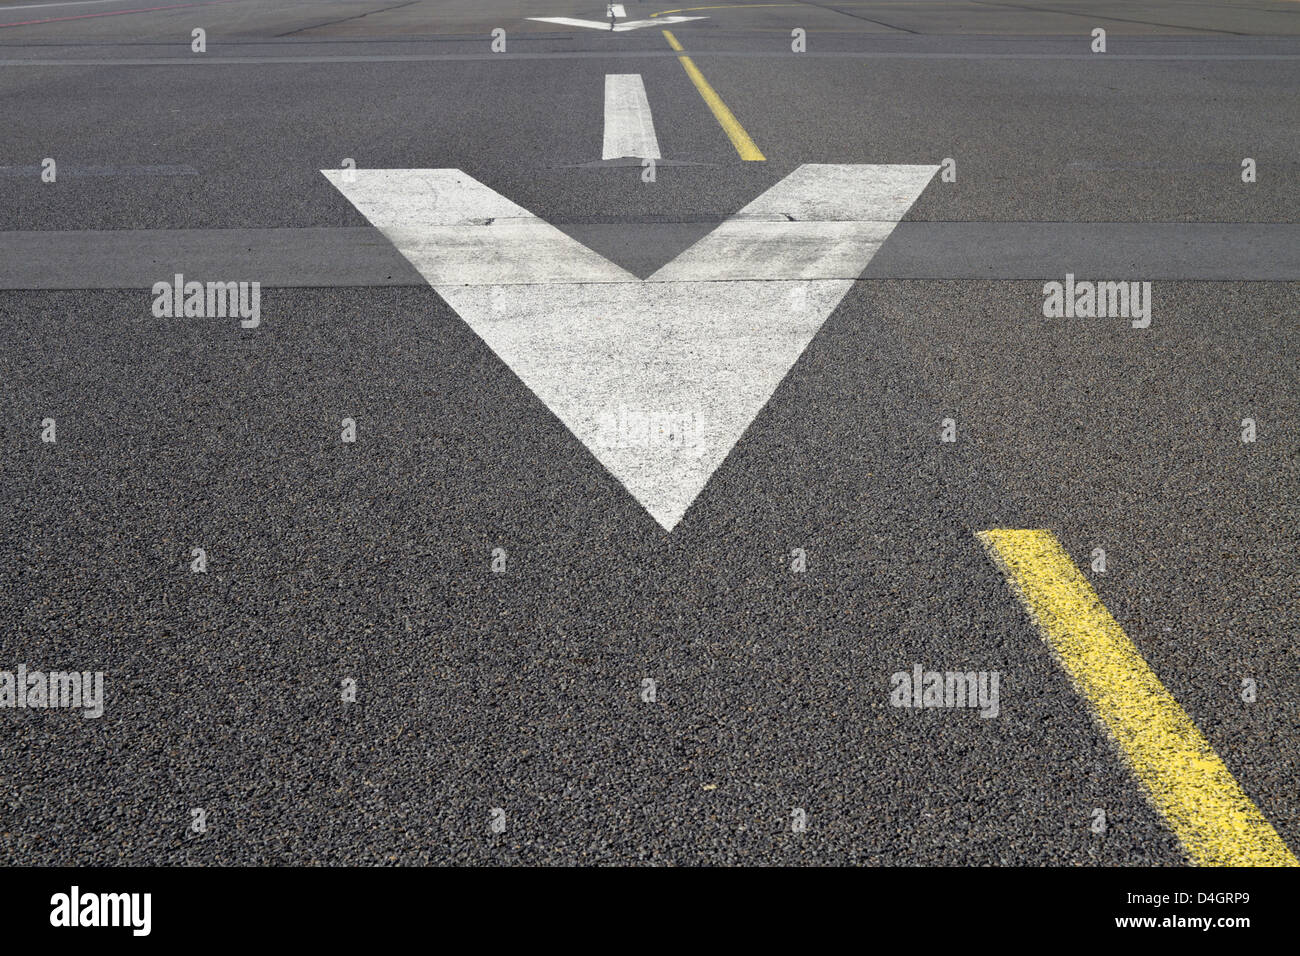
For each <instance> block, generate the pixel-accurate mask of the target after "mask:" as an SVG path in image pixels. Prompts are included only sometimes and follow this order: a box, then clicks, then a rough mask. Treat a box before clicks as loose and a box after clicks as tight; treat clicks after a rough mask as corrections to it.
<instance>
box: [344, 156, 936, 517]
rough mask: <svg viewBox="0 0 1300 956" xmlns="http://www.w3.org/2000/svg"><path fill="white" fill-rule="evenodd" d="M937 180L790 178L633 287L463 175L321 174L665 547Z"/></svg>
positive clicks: (838, 175) (907, 175) (914, 170)
mask: <svg viewBox="0 0 1300 956" xmlns="http://www.w3.org/2000/svg"><path fill="white" fill-rule="evenodd" d="M938 168H939V167H938V166H893V165H891V166H867V165H853V166H848V165H804V166H800V167H799V168H798V169H796V170H795V171H794V172H792V173H791V174H790V175H789V176H787V177H786V178H785V179H783V180H782V181H781V182H779V183H777V184H776V185H775V186H773V187H772V188H770V189H769V190H767V191H766V192H765V193H763V194H762V195H761V196H759V197H758V198H757V199H755V200H754V201H753V202H751V203H750V204H749V205H747V206H746V207H745V208H744V209H742V210H741V211H740V212H739V213H738V214H737V215H736V216H734V217H732V218H731V219H729V220H728V221H726V222H724V223H722V224H721V225H720V226H718V228H716V229H715V230H713V232H711V233H710V234H709V235H707V236H705V237H704V238H703V239H701V240H699V241H698V242H697V243H695V244H694V245H693V246H691V247H690V248H689V249H687V250H686V251H685V252H683V253H682V254H681V255H679V256H678V257H677V258H675V259H674V260H673V261H672V262H669V263H668V264H667V265H665V266H663V267H662V268H661V269H659V270H658V271H657V272H655V273H654V274H653V275H651V276H650V277H649V278H647V279H646V280H644V281H642V280H640V279H638V278H637V277H636V276H634V275H632V274H631V273H629V272H627V271H626V270H624V269H622V268H620V267H619V266H617V265H615V264H614V263H612V262H610V261H609V260H607V259H605V258H604V257H603V256H601V255H598V254H597V253H595V252H593V251H592V250H590V249H588V248H587V247H586V246H584V245H582V244H581V243H579V242H577V241H576V240H574V239H572V238H571V237H570V236H568V235H566V234H565V233H563V232H561V231H560V230H559V229H557V228H556V227H554V226H552V225H551V224H549V223H547V222H545V221H544V220H541V219H539V218H537V217H536V216H534V215H532V214H531V213H530V212H528V210H526V209H524V208H523V207H521V206H519V205H517V204H515V203H513V202H511V201H510V200H508V199H506V198H505V197H504V196H501V195H500V194H499V193H497V192H495V191H494V190H492V189H489V188H488V187H487V186H484V185H483V184H482V183H480V182H478V181H477V180H475V179H473V178H472V177H470V176H468V175H466V174H465V173H463V172H461V171H460V170H456V169H423V170H421V169H415V170H357V171H355V172H351V171H346V172H345V171H343V170H322V173H323V175H325V176H326V178H328V179H329V181H330V182H331V183H333V184H334V186H335V187H336V188H338V190H339V191H340V192H342V193H343V195H345V196H346V197H347V198H348V199H349V200H350V201H351V202H352V203H353V204H354V205H355V206H356V207H357V209H358V210H360V211H361V213H362V214H363V215H365V216H366V218H367V219H369V220H370V221H371V222H372V223H373V224H374V225H375V226H376V227H377V228H378V229H379V230H380V231H381V232H383V233H384V235H385V236H387V237H388V239H389V240H390V241H392V243H393V244H394V246H396V247H397V249H398V251H399V252H401V253H402V255H404V256H405V257H406V258H407V259H408V260H410V262H411V264H412V265H413V266H414V267H415V268H416V269H417V270H418V271H419V272H420V274H421V275H423V276H424V277H425V278H426V279H427V280H428V281H429V283H430V285H432V286H433V287H434V289H435V290H436V291H437V292H438V294H439V295H440V296H442V298H443V299H444V300H446V302H447V304H448V305H449V306H451V308H452V309H454V310H455V311H456V313H457V314H458V315H459V316H460V317H461V318H462V319H464V321H465V322H466V323H467V324H468V325H469V326H470V328H472V329H473V330H474V331H475V332H476V333H477V334H478V335H479V336H480V337H481V338H482V339H483V341H484V342H486V343H487V345H488V346H489V347H490V348H491V349H492V350H493V352H495V353H496V354H497V356H498V357H500V358H501V360H502V361H503V362H505V364H506V365H508V366H509V367H510V368H511V369H512V370H513V371H514V372H515V374H516V375H518V376H519V378H520V380H522V381H523V383H524V384H525V385H526V386H528V388H529V389H531V390H532V391H533V393H534V394H535V395H537V397H538V398H539V399H541V400H542V402H543V403H545V404H546V406H547V407H548V408H550V409H551V411H552V412H553V413H554V414H555V415H556V416H557V417H558V418H559V419H560V420H561V421H562V422H564V424H565V425H566V426H567V427H568V428H569V430H570V431H572V432H573V434H574V435H576V436H577V437H578V438H579V439H580V440H581V441H582V442H583V443H584V444H585V445H586V446H587V448H588V449H589V450H590V451H591V452H592V454H593V455H595V457H596V458H597V459H598V460H599V461H600V462H601V464H603V465H604V466H605V467H606V468H607V469H608V470H609V472H610V473H611V474H612V475H613V476H614V477H615V478H617V479H618V480H619V481H620V482H621V483H622V484H623V486H624V487H625V488H627V490H628V491H629V492H630V493H631V494H632V495H633V496H634V497H635V498H636V499H637V501H639V502H640V503H641V504H642V505H643V506H644V507H645V509H646V510H647V511H648V512H649V513H650V514H651V515H652V516H653V517H654V518H655V520H656V521H658V522H659V523H660V524H661V525H662V526H663V527H664V529H665V530H668V531H671V530H672V529H673V528H674V527H676V525H677V524H678V522H679V521H680V520H681V519H682V516H683V515H684V514H685V513H686V510H687V508H689V507H690V505H691V503H692V502H693V501H694V500H695V499H696V497H697V496H698V495H699V493H700V492H701V491H702V490H703V488H704V486H705V484H706V483H707V482H708V480H709V478H710V476H712V474H713V473H714V471H716V470H717V468H718V466H719V465H721V464H722V462H723V460H725V459H726V457H727V455H728V454H729V453H730V451H731V449H732V448H733V447H734V446H735V444H736V442H737V441H738V440H739V438H740V436H741V435H742V434H743V433H744V431H745V429H746V428H748V427H749V425H750V423H751V422H752V421H753V420H754V418H755V417H756V416H757V415H758V413H759V411H761V410H762V408H763V406H764V405H766V404H767V401H768V399H769V398H770V397H771V395H772V393H773V392H774V391H775V390H776V387H777V385H778V384H780V382H781V380H782V379H783V378H784V377H785V375H786V373H787V372H788V371H789V370H790V368H791V366H793V365H794V363H795V361H796V360H797V359H798V358H799V356H800V355H801V354H802V353H803V350H804V349H805V348H806V347H807V345H808V343H809V342H811V341H812V339H813V336H814V335H816V334H817V331H818V330H819V329H820V328H821V326H822V324H823V323H824V322H825V321H826V319H827V317H828V316H829V315H830V314H831V312H832V311H834V309H835V307H836V306H837V305H839V303H840V301H841V299H843V297H844V295H845V294H846V293H847V292H848V291H849V289H850V288H851V287H852V285H853V282H854V280H856V279H857V278H858V276H860V275H861V274H862V270H863V269H865V268H866V266H867V263H868V262H870V260H871V258H872V256H873V255H875V253H876V251H877V250H878V249H879V248H880V245H881V243H883V242H884V241H885V239H886V238H887V237H888V235H889V233H890V232H891V231H892V230H893V227H894V225H895V224H896V223H897V222H898V221H899V220H900V219H901V218H902V217H903V216H904V215H905V214H906V213H907V210H908V209H909V208H910V207H911V206H912V204H913V203H914V202H915V201H916V199H917V197H919V196H920V194H921V192H922V190H924V189H925V186H926V184H927V183H928V182H929V181H930V179H931V177H932V176H933V175H934V173H935V171H936V170H938ZM348 173H350V175H351V177H352V180H353V181H351V182H347V181H345V176H346V175H348ZM620 416H621V417H620ZM627 422H634V423H636V427H635V429H632V431H633V432H635V433H629V429H628V428H627V427H626V423H627ZM642 426H645V427H642Z"/></svg>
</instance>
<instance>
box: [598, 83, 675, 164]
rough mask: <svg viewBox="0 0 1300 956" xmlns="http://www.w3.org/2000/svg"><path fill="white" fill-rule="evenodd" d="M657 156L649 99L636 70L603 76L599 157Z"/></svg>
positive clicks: (654, 157) (656, 142)
mask: <svg viewBox="0 0 1300 956" xmlns="http://www.w3.org/2000/svg"><path fill="white" fill-rule="evenodd" d="M626 156H635V157H636V158H638V159H661V158H662V157H661V156H660V155H659V140H658V138H657V137H656V136H655V124H654V119H653V117H652V116H651V115H650V101H649V100H648V99H646V94H645V83H643V82H642V81H641V74H640V73H609V74H607V75H606V76H605V143H604V147H603V149H602V150H601V157H600V158H601V159H622V158H624V157H626Z"/></svg>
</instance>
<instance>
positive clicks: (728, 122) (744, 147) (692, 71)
mask: <svg viewBox="0 0 1300 956" xmlns="http://www.w3.org/2000/svg"><path fill="white" fill-rule="evenodd" d="M664 39H666V40H667V41H668V45H669V46H670V47H672V48H673V49H674V50H676V51H677V52H678V53H681V52H682V45H681V44H680V43H678V42H677V37H675V36H673V35H672V32H671V31H669V30H665V31H664ZM677 59H678V60H680V61H681V64H682V68H683V69H685V70H686V75H687V76H689V77H690V78H691V82H692V83H694V84H695V88H696V89H697V90H699V91H700V96H702V97H704V102H705V103H707V104H708V105H709V109H711V110H712V111H713V116H714V118H715V119H717V121H718V124H719V125H720V126H721V127H722V130H723V132H724V133H726V134H727V138H728V139H730V140H731V145H732V146H734V147H736V152H738V153H739V154H740V158H741V159H743V160H745V161H746V162H759V163H761V162H764V161H766V159H767V157H766V156H764V155H763V154H762V152H760V151H759V148H758V146H757V145H756V144H755V143H754V141H753V140H752V139H750V138H749V134H748V133H746V132H745V127H743V126H741V125H740V121H739V120H737V119H736V117H735V115H734V114H733V113H732V112H731V110H729V109H727V104H726V103H724V102H722V97H721V96H719V95H718V94H717V92H716V91H715V90H714V89H713V87H711V86H709V81H708V80H706V79H705V78H704V74H703V73H701V72H700V71H699V68H698V67H696V65H695V64H694V63H693V62H691V58H690V57H689V56H679V57H678V58H677Z"/></svg>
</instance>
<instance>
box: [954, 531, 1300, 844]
mask: <svg viewBox="0 0 1300 956" xmlns="http://www.w3.org/2000/svg"><path fill="white" fill-rule="evenodd" d="M978 537H979V539H980V540H981V541H982V542H983V543H984V545H985V547H987V548H988V550H989V553H990V554H991V555H992V556H993V560H994V561H995V562H996V563H997V564H998V566H999V567H1000V568H1001V569H1002V571H1003V572H1004V573H1005V574H1006V576H1007V579H1008V581H1009V582H1010V584H1011V589H1012V590H1013V591H1014V592H1015V593H1016V596H1017V597H1019V598H1020V600H1021V601H1022V602H1023V603H1024V605H1025V608H1026V609H1027V610H1028V611H1029V614H1030V616H1031V617H1032V618H1033V619H1034V621H1035V622H1036V623H1037V624H1038V628H1039V630H1040V631H1041V632H1042V634H1043V638H1044V640H1046V641H1047V643H1048V645H1049V646H1050V647H1051V649H1052V650H1053V651H1054V652H1055V654H1056V656H1057V658H1058V659H1059V660H1060V662H1061V663H1062V664H1063V665H1064V667H1065V670H1066V672H1067V673H1068V674H1069V675H1070V680H1071V681H1073V683H1074V686H1075V688H1076V689H1077V690H1078V691H1079V693H1080V694H1082V695H1083V696H1084V697H1085V698H1087V700H1088V703H1089V704H1091V705H1092V707H1093V709H1094V710H1095V712H1096V713H1097V715H1098V716H1099V717H1100V718H1101V721H1102V723H1103V724H1104V725H1105V726H1106V729H1107V730H1109V731H1110V733H1111V735H1112V736H1113V737H1114V738H1115V740H1116V741H1117V742H1118V743H1119V746H1120V749H1121V750H1122V751H1123V752H1124V755H1125V756H1126V757H1127V758H1128V760H1129V762H1130V763H1131V764H1132V767H1133V770H1134V771H1135V773H1136V774H1137V777H1138V780H1139V781H1141V783H1142V785H1143V786H1144V787H1145V788H1146V790H1147V793H1148V795H1149V796H1150V799H1151V802H1152V803H1153V804H1154V805H1155V807H1156V809H1157V810H1159V811H1160V813H1161V814H1162V815H1163V816H1164V818H1165V820H1166V822H1167V823H1168V824H1169V826H1170V827H1171V828H1172V829H1173V831H1174V833H1175V834H1177V836H1178V839H1179V840H1181V841H1182V844H1183V847H1184V849H1186V851H1187V854H1188V856H1190V857H1191V859H1192V861H1193V862H1194V863H1196V864H1197V865H1198V866H1300V861H1297V860H1296V858H1295V856H1294V855H1293V854H1292V853H1291V851H1290V850H1289V849H1288V848H1287V845H1286V844H1285V843H1284V842H1283V841H1282V838H1281V837H1279V836H1278V834H1277V831H1276V830H1274V829H1273V826H1272V824H1270V823H1269V822H1268V820H1267V819H1265V818H1264V815H1263V814H1262V813H1260V812H1259V808H1258V807H1256V806H1255V804H1253V803H1252V802H1251V800H1250V798H1249V797H1247V796H1246V794H1245V793H1243V792H1242V789H1241V787H1240V786H1239V785H1238V784H1237V781H1236V780H1235V779H1233V776H1232V774H1231V773H1230V772H1229V771H1228V768H1227V767H1226V766H1224V763H1223V761H1222V760H1220V759H1219V756H1218V754H1216V753H1215V752H1214V750H1213V749H1212V748H1211V747H1210V744H1209V741H1207V740H1206V739H1205V737H1204V736H1203V735H1202V734H1201V732H1200V731H1199V730H1197V729H1196V725H1195V724H1194V723H1193V722H1192V719H1191V718H1190V717H1188V716H1187V714H1186V712H1185V711H1184V710H1183V709H1182V708H1181V707H1179V706H1178V702H1177V701H1175V700H1174V698H1173V696H1172V695H1171V694H1170V693H1169V691H1167V690H1166V689H1165V686H1164V685H1163V684H1162V683H1160V678H1158V677H1156V675H1155V672H1154V671H1152V670H1151V668H1150V667H1149V666H1148V665H1147V662H1146V661H1145V660H1143V658H1142V655H1141V654H1140V653H1139V652H1138V649H1137V648H1136V647H1135V646H1134V645H1133V642H1132V641H1131V640H1129V638H1128V635H1127V634H1125V633H1124V630H1123V628H1121V627H1120V626H1119V624H1118V623H1116V621H1115V619H1114V618H1113V617H1111V615H1110V612H1109V611H1107V610H1106V608H1105V606H1104V605H1103V604H1102V603H1101V600H1100V599H1099V598H1098V597H1097V594H1096V592H1095V591H1093V589H1092V587H1091V585H1089V584H1088V582H1087V581H1086V580H1085V579H1084V577H1083V575H1082V574H1080V573H1079V570H1078V569H1077V568H1076V567H1075V566H1074V563H1073V562H1072V561H1071V560H1070V556H1069V555H1068V554H1066V553H1065V549H1064V548H1062V547H1061V544H1060V542H1059V541H1057V539H1056V536H1055V535H1054V534H1052V533H1051V532H1050V531H1013V530H1005V529H998V530H992V531H984V532H981V533H980V534H979V536H978Z"/></svg>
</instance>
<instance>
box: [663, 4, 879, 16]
mask: <svg viewBox="0 0 1300 956" xmlns="http://www.w3.org/2000/svg"><path fill="white" fill-rule="evenodd" d="M848 5H849V6H853V4H848ZM803 6H807V4H803V3H721V4H718V5H716V6H712V7H679V8H677V9H676V10H660V11H659V12H658V13H652V14H650V16H652V17H666V16H668V14H670V13H686V12H687V11H688V10H733V9H734V10H743V9H746V8H748V7H803Z"/></svg>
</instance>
